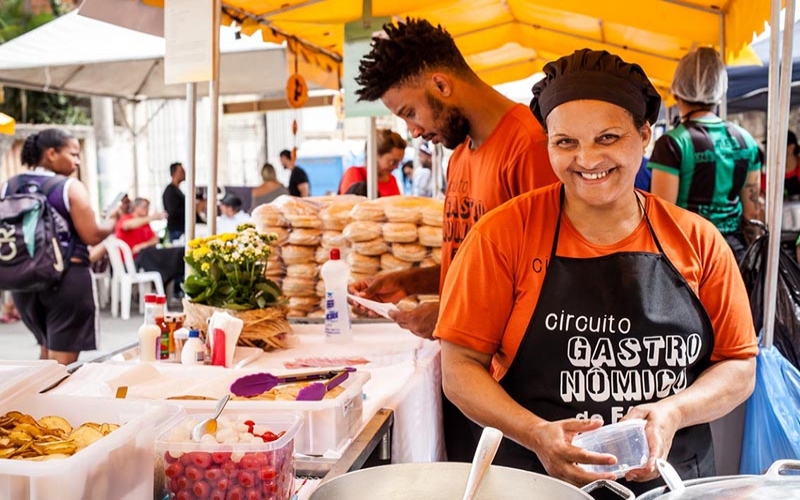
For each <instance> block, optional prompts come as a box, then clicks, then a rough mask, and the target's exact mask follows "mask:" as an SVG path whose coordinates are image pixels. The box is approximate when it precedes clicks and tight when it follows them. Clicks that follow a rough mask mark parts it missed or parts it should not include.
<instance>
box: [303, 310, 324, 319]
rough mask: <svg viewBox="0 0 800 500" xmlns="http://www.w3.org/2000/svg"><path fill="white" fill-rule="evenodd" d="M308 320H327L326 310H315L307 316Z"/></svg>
mask: <svg viewBox="0 0 800 500" xmlns="http://www.w3.org/2000/svg"><path fill="white" fill-rule="evenodd" d="M306 318H323V319H324V318H325V309H314V310H313V311H311V312H310V313H308V314H306Z"/></svg>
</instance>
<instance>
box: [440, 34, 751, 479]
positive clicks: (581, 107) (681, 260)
mask: <svg viewBox="0 0 800 500" xmlns="http://www.w3.org/2000/svg"><path fill="white" fill-rule="evenodd" d="M544 73H545V77H544V79H543V80H541V81H540V82H538V83H537V84H536V85H535V86H534V87H533V100H532V101H531V109H532V111H533V114H534V116H535V117H536V119H537V120H538V121H539V122H541V124H542V126H544V128H545V131H546V132H547V136H548V154H549V157H550V163H551V164H552V166H553V170H554V171H555V173H556V175H557V176H558V177H559V179H560V181H561V182H559V183H557V184H555V185H552V186H549V187H544V188H540V189H537V190H534V191H531V192H529V193H525V194H522V195H520V196H518V197H516V198H514V199H513V200H511V201H509V202H506V203H505V204H503V205H501V206H500V207H498V208H496V209H495V210H492V211H491V212H490V213H488V214H486V215H484V216H483V217H482V218H481V220H479V221H478V222H477V223H476V224H475V226H474V227H473V228H472V230H471V231H470V233H469V234H468V235H467V238H466V239H465V241H464V242H463V243H462V245H461V248H460V249H459V251H458V256H457V257H456V259H455V260H454V261H453V264H452V267H451V269H450V272H448V274H447V277H446V279H445V283H444V290H443V292H442V303H441V309H440V311H441V312H440V315H439V320H438V323H437V327H436V330H435V332H434V335H435V336H436V337H438V338H439V339H441V341H442V381H443V386H444V390H445V393H446V395H447V397H448V398H450V400H451V401H453V402H454V403H455V404H456V405H457V406H458V407H459V408H460V409H461V411H463V412H464V414H465V415H467V416H468V417H469V418H470V419H472V420H473V421H474V422H476V423H477V424H478V425H481V426H491V427H495V428H498V429H500V430H501V431H502V432H503V434H504V435H505V438H506V439H504V440H503V442H502V443H501V445H500V448H499V451H498V453H497V456H496V457H495V459H494V461H493V463H494V464H496V465H504V466H509V467H517V468H521V469H526V470H530V471H534V472H539V473H547V474H550V475H551V476H554V477H557V478H559V479H563V480H565V481H568V482H570V483H573V484H577V485H583V484H586V483H588V482H590V481H594V480H597V479H614V477H615V475H614V474H609V473H604V474H597V473H592V472H588V471H587V470H585V469H584V468H582V467H581V466H580V465H578V464H602V465H610V464H613V463H614V460H615V459H614V457H613V456H612V455H607V454H598V453H593V452H588V451H586V450H583V449H581V448H577V447H575V446H573V445H572V438H573V437H574V436H575V435H576V434H578V433H581V432H586V431H590V430H593V429H597V428H598V427H600V426H601V425H603V423H606V424H610V423H614V422H617V421H620V420H628V419H644V420H645V421H646V428H645V432H646V435H647V441H648V444H649V449H650V458H649V460H648V461H647V463H646V464H645V466H644V467H641V468H639V469H635V470H631V471H629V472H628V473H627V474H626V475H625V478H624V480H623V482H624V483H625V484H626V486H628V487H629V488H631V489H632V490H633V491H634V492H637V493H640V492H643V491H647V490H649V489H652V488H655V487H657V486H658V485H660V484H663V482H662V480H661V479H660V478H658V472H657V471H656V470H655V467H654V465H655V460H656V459H657V458H663V459H667V460H668V461H669V462H670V463H671V464H672V465H673V466H675V468H676V469H677V471H678V473H679V474H680V475H681V477H683V478H684V479H689V478H695V477H706V476H713V475H715V467H714V451H713V445H712V438H711V430H710V427H709V425H708V422H710V421H712V420H714V419H717V418H719V417H721V416H723V415H725V414H726V413H728V412H730V411H731V410H733V409H734V408H735V407H736V406H738V405H739V404H740V403H742V402H743V401H744V400H745V399H747V397H748V396H749V395H750V393H751V392H752V390H753V386H754V384H755V355H756V354H757V352H758V345H757V343H756V335H755V329H754V327H753V320H752V318H751V315H750V308H749V306H748V304H749V303H748V298H747V292H746V291H745V287H744V283H743V282H742V277H741V275H740V274H739V270H738V268H737V265H736V262H735V260H734V258H733V254H732V253H731V252H730V250H729V249H728V246H727V245H726V243H725V240H724V239H723V237H722V235H721V234H720V233H719V231H717V230H716V228H715V227H714V226H713V225H712V224H711V223H709V222H708V221H707V220H705V219H703V218H702V217H700V216H698V215H697V214H694V213H691V212H689V211H687V210H684V209H682V208H679V207H677V206H675V205H674V204H672V203H668V202H666V201H664V200H662V199H661V198H659V197H657V196H653V195H652V194H649V193H645V192H643V191H639V190H636V189H635V188H634V179H635V177H636V173H637V171H638V169H639V165H640V164H641V161H642V156H643V154H644V150H645V148H646V147H647V145H648V143H649V141H650V137H651V129H650V124H652V123H653V122H654V121H655V120H656V118H657V117H658V111H659V107H660V103H661V98H660V97H659V94H658V92H656V90H655V88H654V87H653V85H652V84H651V83H650V81H649V80H648V78H647V75H646V74H645V73H644V71H643V70H642V69H641V68H640V67H639V66H638V65H635V64H629V63H627V62H625V61H623V60H622V59H620V58H619V57H618V56H615V55H612V54H609V53H608V52H606V51H593V50H589V49H583V50H579V51H577V52H575V53H574V54H572V55H569V56H566V57H563V58H561V59H559V60H557V61H555V62H551V63H548V64H547V65H546V66H545V67H544Z"/></svg>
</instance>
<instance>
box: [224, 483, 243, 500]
mask: <svg viewBox="0 0 800 500" xmlns="http://www.w3.org/2000/svg"><path fill="white" fill-rule="evenodd" d="M243 499H244V488H242V487H241V486H239V485H236V486H233V487H232V488H231V489H229V490H228V494H227V496H226V497H225V500H243Z"/></svg>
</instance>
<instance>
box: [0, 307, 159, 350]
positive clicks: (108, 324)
mask: <svg viewBox="0 0 800 500" xmlns="http://www.w3.org/2000/svg"><path fill="white" fill-rule="evenodd" d="M142 320H143V317H142V315H140V314H133V313H132V314H131V318H130V319H129V320H127V321H125V320H122V319H120V318H118V317H117V318H112V317H111V313H110V312H109V311H108V310H104V311H101V312H100V338H99V344H98V346H97V347H98V350H97V351H87V352H82V353H81V355H80V358H79V359H80V360H84V359H91V358H94V357H97V356H99V355H100V354H102V353H104V352H111V351H113V350H115V349H118V348H120V347H123V346H125V345H128V344H131V343H134V342H136V341H137V339H138V330H139V325H141V323H142ZM38 357H39V346H38V345H37V344H36V340H35V339H34V337H33V334H32V333H30V332H29V331H28V329H27V328H25V325H23V324H22V322H21V321H17V322H16V323H10V324H1V323H0V359H13V360H17V359H38Z"/></svg>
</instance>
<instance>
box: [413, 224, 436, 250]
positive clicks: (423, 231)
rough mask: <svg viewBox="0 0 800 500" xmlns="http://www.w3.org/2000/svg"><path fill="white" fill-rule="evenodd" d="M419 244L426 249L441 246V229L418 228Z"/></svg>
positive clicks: (434, 227)
mask: <svg viewBox="0 0 800 500" xmlns="http://www.w3.org/2000/svg"><path fill="white" fill-rule="evenodd" d="M417 233H418V235H419V244H420V245H425V246H426V247H440V246H442V228H441V227H436V226H420V227H419V229H418V230H417Z"/></svg>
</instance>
